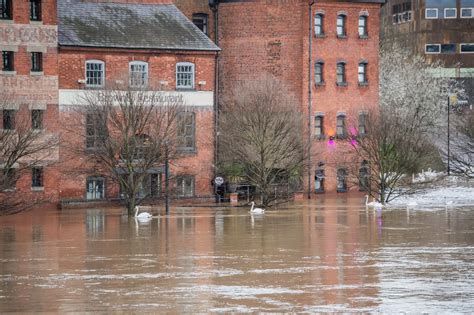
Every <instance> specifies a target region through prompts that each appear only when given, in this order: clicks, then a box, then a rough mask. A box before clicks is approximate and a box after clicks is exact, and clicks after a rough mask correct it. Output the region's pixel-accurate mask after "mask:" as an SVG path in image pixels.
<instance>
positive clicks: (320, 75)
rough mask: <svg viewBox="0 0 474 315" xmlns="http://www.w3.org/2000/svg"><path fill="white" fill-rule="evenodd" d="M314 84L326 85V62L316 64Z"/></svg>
mask: <svg viewBox="0 0 474 315" xmlns="http://www.w3.org/2000/svg"><path fill="white" fill-rule="evenodd" d="M314 83H316V85H322V84H324V62H322V61H317V62H316V63H315V64H314Z"/></svg>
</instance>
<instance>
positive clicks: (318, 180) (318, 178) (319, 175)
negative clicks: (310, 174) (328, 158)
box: [314, 162, 325, 193]
mask: <svg viewBox="0 0 474 315" xmlns="http://www.w3.org/2000/svg"><path fill="white" fill-rule="evenodd" d="M324 178H325V175H324V162H319V163H318V168H317V169H316V173H315V176H314V190H315V192H317V193H323V192H324Z"/></svg>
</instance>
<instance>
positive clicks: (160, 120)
mask: <svg viewBox="0 0 474 315" xmlns="http://www.w3.org/2000/svg"><path fill="white" fill-rule="evenodd" d="M183 110H184V107H183V100H182V98H180V97H177V96H174V95H172V94H170V93H166V92H160V91H155V90H151V89H132V88H129V87H123V86H116V87H110V88H106V89H103V90H87V91H84V93H83V96H82V97H81V98H80V99H79V100H77V106H75V110H74V113H73V114H72V115H73V116H75V117H76V122H75V126H73V125H71V126H69V127H70V128H67V129H68V132H70V133H71V132H72V133H74V136H73V137H70V138H71V139H72V141H70V142H68V145H69V146H70V147H74V148H75V152H76V153H79V154H80V155H81V156H83V157H84V158H85V159H86V160H85V164H86V165H87V167H89V168H90V169H92V170H95V171H96V172H98V173H103V174H106V175H107V176H109V178H110V179H111V180H112V181H113V182H115V183H117V184H118V185H119V187H120V189H121V193H122V196H123V198H124V199H125V201H126V204H127V209H128V214H129V215H130V216H132V215H133V214H134V212H133V211H134V208H135V206H136V205H138V204H140V203H141V202H142V201H143V200H144V199H145V198H147V197H148V194H147V193H146V192H144V191H143V188H144V187H143V186H144V185H145V184H144V183H145V179H146V178H147V177H148V176H149V175H150V172H153V170H156V169H157V168H159V169H160V171H159V172H162V170H161V168H162V167H163V165H164V164H165V161H166V159H172V158H174V157H176V154H177V150H176V148H177V147H178V146H179V145H180V143H179V141H181V140H182V139H181V138H180V137H178V133H177V132H178V124H179V117H180V116H179V113H180V112H181V111H183ZM77 126H79V127H77ZM71 127H72V128H71ZM74 139H75V140H74ZM78 139H79V141H78Z"/></svg>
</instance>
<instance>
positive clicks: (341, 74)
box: [336, 62, 347, 85]
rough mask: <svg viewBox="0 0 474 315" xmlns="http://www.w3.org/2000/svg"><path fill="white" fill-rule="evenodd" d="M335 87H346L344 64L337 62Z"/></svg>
mask: <svg viewBox="0 0 474 315" xmlns="http://www.w3.org/2000/svg"><path fill="white" fill-rule="evenodd" d="M336 76H337V81H336V83H337V85H347V82H346V64H345V63H344V62H339V63H338V64H337V66H336Z"/></svg>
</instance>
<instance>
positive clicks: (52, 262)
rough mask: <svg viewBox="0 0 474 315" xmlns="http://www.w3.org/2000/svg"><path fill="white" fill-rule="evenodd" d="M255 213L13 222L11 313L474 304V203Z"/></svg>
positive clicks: (8, 238)
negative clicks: (447, 206)
mask: <svg viewBox="0 0 474 315" xmlns="http://www.w3.org/2000/svg"><path fill="white" fill-rule="evenodd" d="M160 208H161V207H160ZM247 211H248V209H246V208H198V207H196V208H173V209H172V213H171V215H170V216H169V217H160V218H157V219H153V220H152V221H151V222H149V223H136V222H135V221H134V220H129V219H128V218H127V217H126V216H123V215H122V212H121V210H120V209H90V210H77V209H74V210H65V211H59V210H49V211H48V210H47V211H45V210H43V211H34V212H28V213H21V214H17V215H14V216H9V217H0V253H1V257H0V282H1V286H0V313H5V312H54V313H57V312H80V311H91V312H92V311H101V312H104V311H112V312H113V311H124V312H157V313H158V312H167V313H210V312H215V313H218V312H223V313H228V312H239V313H240V312H303V313H304V312H307V313H312V312H326V311H328V312H334V311H336V312H347V311H349V312H350V311H356V312H383V313H394V312H396V313H398V312H401V311H403V312H409V313H420V312H427V313H440V312H442V313H443V312H444V313H453V312H457V313H459V312H466V313H469V312H472V311H473V309H474V271H473V263H474V208H472V207H471V208H459V209H449V210H448V211H446V210H445V209H438V210H420V211H417V210H413V211H410V213H407V211H406V210H384V211H383V212H382V213H379V214H377V213H374V212H372V211H371V212H368V213H367V212H366V211H365V208H364V207H363V206H362V199H361V198H352V199H335V198H327V199H325V200H318V201H316V200H313V201H311V202H306V201H305V202H299V203H292V204H289V205H284V206H280V207H279V208H278V209H271V210H269V211H268V212H267V213H266V214H265V215H263V216H254V217H252V216H250V215H249V214H248V212H247Z"/></svg>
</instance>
